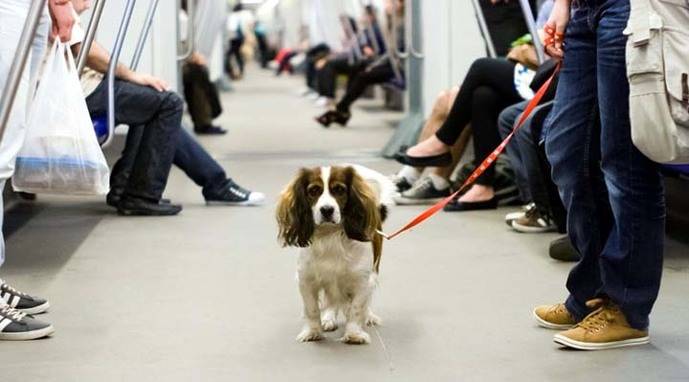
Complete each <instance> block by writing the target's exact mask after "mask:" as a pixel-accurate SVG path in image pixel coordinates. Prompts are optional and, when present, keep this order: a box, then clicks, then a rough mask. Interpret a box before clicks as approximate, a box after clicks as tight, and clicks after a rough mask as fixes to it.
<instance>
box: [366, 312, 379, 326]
mask: <svg viewBox="0 0 689 382" xmlns="http://www.w3.org/2000/svg"><path fill="white" fill-rule="evenodd" d="M382 323H383V320H382V319H381V318H380V317H378V316H376V315H375V314H374V313H373V312H368V317H366V326H378V325H381V324H382Z"/></svg>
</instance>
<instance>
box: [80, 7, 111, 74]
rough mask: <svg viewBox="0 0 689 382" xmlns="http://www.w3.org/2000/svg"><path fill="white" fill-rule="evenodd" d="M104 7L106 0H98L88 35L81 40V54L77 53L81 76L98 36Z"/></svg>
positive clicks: (88, 28) (87, 29)
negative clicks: (92, 45) (97, 31)
mask: <svg viewBox="0 0 689 382" xmlns="http://www.w3.org/2000/svg"><path fill="white" fill-rule="evenodd" d="M103 8H105V0H96V3H95V4H94V7H93V13H92V14H91V20H89V25H88V27H87V28H86V36H84V41H82V42H81V49H79V54H78V55H77V73H78V74H79V76H80V77H81V73H82V72H83V71H84V67H85V66H86V61H87V59H88V55H89V51H90V50H91V44H92V43H93V39H94V38H95V37H96V30H98V24H100V17H101V15H103Z"/></svg>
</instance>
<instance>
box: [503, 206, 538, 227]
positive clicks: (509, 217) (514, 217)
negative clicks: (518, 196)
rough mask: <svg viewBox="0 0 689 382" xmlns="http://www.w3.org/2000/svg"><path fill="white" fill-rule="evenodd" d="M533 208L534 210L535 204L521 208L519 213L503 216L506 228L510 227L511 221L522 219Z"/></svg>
mask: <svg viewBox="0 0 689 382" xmlns="http://www.w3.org/2000/svg"><path fill="white" fill-rule="evenodd" d="M534 208H536V204H535V203H533V202H532V203H529V204H527V205H525V206H523V207H522V210H521V211H516V212H510V213H509V214H507V215H505V224H507V226H508V227H512V222H513V221H515V220H517V219H521V218H523V217H524V216H525V215H526V213H527V212H528V211H530V210H531V209H534Z"/></svg>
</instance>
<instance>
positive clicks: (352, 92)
mask: <svg viewBox="0 0 689 382" xmlns="http://www.w3.org/2000/svg"><path fill="white" fill-rule="evenodd" d="M394 3H395V9H394V10H392V12H396V17H399V18H400V19H403V18H404V1H402V0H396V1H395V2H394ZM403 24H404V23H400V25H399V27H398V28H397V30H394V31H392V34H393V35H394V38H395V40H396V44H397V47H398V48H399V49H401V50H402V49H404V47H405V41H404V25H403ZM402 67H403V65H402V64H401V63H400V62H399V59H398V58H397V57H396V56H395V55H394V53H393V52H388V53H387V54H386V55H385V56H383V57H381V58H380V59H379V60H377V61H375V62H374V63H372V64H370V65H368V66H367V67H366V68H365V69H364V70H362V71H360V72H358V73H356V74H355V75H354V76H352V77H351V78H350V79H349V83H348V86H347V92H346V93H345V95H344V97H342V99H341V100H340V101H339V102H338V103H337V104H336V105H335V109H334V110H329V111H327V112H326V113H324V114H323V115H321V116H319V117H317V118H316V121H317V122H318V123H320V124H321V125H322V126H323V127H330V125H331V124H333V123H336V124H339V125H342V126H346V125H347V122H349V119H350V118H351V116H352V115H351V112H350V108H351V106H352V104H354V102H356V101H357V100H358V99H359V97H361V96H362V95H363V94H364V92H365V91H366V88H368V87H369V86H371V85H377V84H384V83H386V82H390V81H391V80H393V79H395V76H396V75H398V73H397V72H396V69H395V68H398V69H399V70H401V68H402ZM399 75H402V74H401V73H399Z"/></svg>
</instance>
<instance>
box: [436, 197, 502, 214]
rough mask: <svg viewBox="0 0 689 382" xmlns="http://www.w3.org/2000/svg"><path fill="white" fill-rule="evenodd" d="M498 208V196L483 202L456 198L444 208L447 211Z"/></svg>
mask: <svg viewBox="0 0 689 382" xmlns="http://www.w3.org/2000/svg"><path fill="white" fill-rule="evenodd" d="M496 208H498V198H496V197H493V198H492V199H490V200H486V201H483V202H460V201H459V199H455V200H453V201H451V202H450V203H448V204H447V205H446V206H445V208H443V210H444V211H445V212H461V211H483V210H494V209H496Z"/></svg>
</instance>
